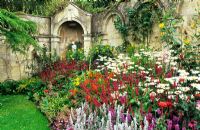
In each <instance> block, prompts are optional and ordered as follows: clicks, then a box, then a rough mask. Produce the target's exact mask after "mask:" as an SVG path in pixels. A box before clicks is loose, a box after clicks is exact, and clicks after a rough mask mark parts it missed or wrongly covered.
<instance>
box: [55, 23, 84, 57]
mask: <svg viewBox="0 0 200 130" xmlns="http://www.w3.org/2000/svg"><path fill="white" fill-rule="evenodd" d="M58 34H59V36H60V51H61V53H62V52H63V51H66V50H67V48H68V46H69V45H70V44H71V43H72V42H75V43H80V44H79V45H80V47H81V48H83V47H84V37H83V35H84V30H83V27H82V26H81V25H80V24H79V23H78V22H76V21H67V22H64V23H63V24H62V25H61V26H60V28H59V30H58Z"/></svg>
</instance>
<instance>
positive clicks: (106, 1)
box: [75, 0, 118, 13]
mask: <svg viewBox="0 0 200 130" xmlns="http://www.w3.org/2000/svg"><path fill="white" fill-rule="evenodd" d="M75 3H76V4H77V5H78V6H79V7H80V8H82V9H83V10H86V11H88V12H90V13H98V12H102V11H104V10H105V9H106V8H107V7H109V6H110V5H112V4H114V3H118V1H117V0H75Z"/></svg>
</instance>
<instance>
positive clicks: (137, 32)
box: [127, 0, 162, 44]
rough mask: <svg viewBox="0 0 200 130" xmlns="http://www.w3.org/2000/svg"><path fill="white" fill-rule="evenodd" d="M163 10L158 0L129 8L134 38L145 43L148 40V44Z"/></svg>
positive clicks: (130, 27)
mask: <svg viewBox="0 0 200 130" xmlns="http://www.w3.org/2000/svg"><path fill="white" fill-rule="evenodd" d="M161 11H162V10H161V9H160V8H158V6H157V5H156V0H149V1H148V2H145V3H141V4H140V5H139V7H137V8H132V9H131V8H129V9H128V10H127V13H128V19H129V21H128V27H129V29H130V33H131V35H132V37H133V40H136V41H140V42H143V43H145V41H147V44H148V42H149V36H150V34H151V32H152V27H153V24H154V23H155V22H156V20H157V19H159V17H160V15H161Z"/></svg>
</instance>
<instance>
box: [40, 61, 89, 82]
mask: <svg viewBox="0 0 200 130" xmlns="http://www.w3.org/2000/svg"><path fill="white" fill-rule="evenodd" d="M82 70H88V64H87V63H86V62H76V61H71V62H66V61H58V62H55V63H54V64H53V65H51V66H49V67H47V68H46V69H45V70H43V71H42V72H40V73H39V76H40V78H41V79H42V80H43V81H44V82H47V81H51V82H52V83H54V82H55V80H54V79H55V77H56V76H58V75H65V76H71V75H72V74H73V72H74V71H82Z"/></svg>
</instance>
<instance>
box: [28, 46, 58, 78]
mask: <svg viewBox="0 0 200 130" xmlns="http://www.w3.org/2000/svg"><path fill="white" fill-rule="evenodd" d="M52 52H53V53H52V54H50V53H49V50H48V48H47V47H46V46H45V45H44V46H43V48H42V50H41V51H35V50H34V51H33V52H32V54H33V62H32V64H30V65H29V66H28V68H29V69H31V70H32V72H31V73H30V74H31V75H35V74H37V73H38V72H40V71H42V70H43V69H45V68H46V67H49V66H51V65H52V64H53V63H55V62H56V61H59V60H60V57H59V56H58V55H57V53H56V50H53V51H52Z"/></svg>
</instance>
